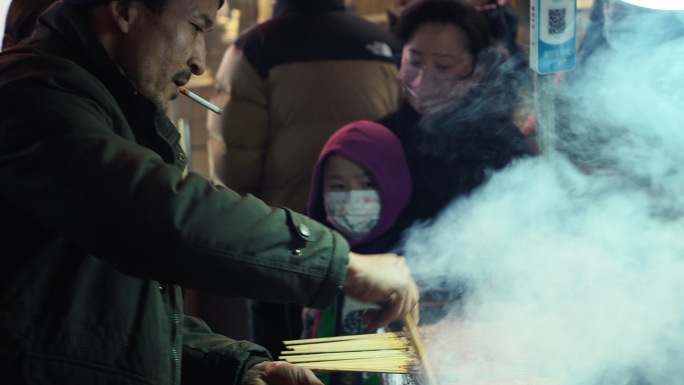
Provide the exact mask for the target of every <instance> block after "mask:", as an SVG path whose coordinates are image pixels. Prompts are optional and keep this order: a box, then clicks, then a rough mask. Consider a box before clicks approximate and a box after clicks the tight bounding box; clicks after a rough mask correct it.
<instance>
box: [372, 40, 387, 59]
mask: <svg viewBox="0 0 684 385" xmlns="http://www.w3.org/2000/svg"><path fill="white" fill-rule="evenodd" d="M366 49H367V50H369V51H370V52H371V53H372V54H373V55H376V56H383V57H392V49H391V48H390V46H389V45H388V44H387V43H384V42H381V41H374V42H373V44H368V45H367V46H366Z"/></svg>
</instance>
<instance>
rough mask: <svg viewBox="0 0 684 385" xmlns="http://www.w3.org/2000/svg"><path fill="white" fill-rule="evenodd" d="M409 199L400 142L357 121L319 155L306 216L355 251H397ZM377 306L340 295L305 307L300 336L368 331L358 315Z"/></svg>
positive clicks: (333, 380) (366, 380) (346, 378)
mask: <svg viewBox="0 0 684 385" xmlns="http://www.w3.org/2000/svg"><path fill="white" fill-rule="evenodd" d="M410 196H411V176H410V173H409V169H408V165H407V163H406V159H405V157H404V150H403V148H402V145H401V143H400V142H399V139H398V138H397V137H396V136H395V135H394V134H393V133H392V131H390V130H389V129H387V128H386V127H384V126H382V125H380V124H377V123H374V122H370V121H363V120H362V121H356V122H353V123H350V124H348V125H346V126H344V127H342V128H341V129H339V130H338V131H336V132H335V134H333V135H332V136H331V137H330V139H328V142H327V143H326V144H325V147H324V148H323V150H322V151H321V154H320V156H319V158H318V162H317V163H316V166H315V168H314V174H313V180H312V183H311V194H310V196H309V202H308V207H307V215H308V216H309V217H311V218H313V219H315V220H317V221H319V222H321V223H325V224H327V225H328V226H330V227H332V228H334V229H336V230H337V231H339V232H340V233H342V234H343V235H344V236H345V237H346V238H347V239H348V240H349V244H350V245H351V248H352V251H354V252H358V253H367V254H369V253H370V254H373V253H385V252H393V251H394V252H396V251H397V247H398V244H399V240H400V238H401V230H402V228H399V227H398V225H397V219H398V218H399V215H400V214H401V212H402V210H403V209H404V208H405V207H406V205H407V204H408V201H409V198H410ZM375 307H376V306H375V305H373V304H368V303H362V302H359V301H356V300H353V299H351V298H347V297H346V296H344V295H340V296H339V297H338V299H337V301H335V303H334V304H333V305H331V306H330V307H328V308H327V309H324V310H314V309H304V316H303V317H304V334H303V337H304V338H320V337H328V336H337V335H352V334H365V333H370V332H372V331H369V330H368V329H366V328H365V326H364V322H363V319H362V313H363V312H364V311H365V310H367V309H370V308H375ZM324 380H326V379H325V378H324ZM378 380H379V377H378V376H377V375H376V376H372V375H368V374H365V373H364V374H361V373H342V372H340V373H333V374H331V375H330V378H329V379H327V381H326V382H327V383H328V384H329V385H343V384H344V385H360V384H371V383H375V381H378Z"/></svg>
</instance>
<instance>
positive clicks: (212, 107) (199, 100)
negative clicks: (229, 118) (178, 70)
mask: <svg viewBox="0 0 684 385" xmlns="http://www.w3.org/2000/svg"><path fill="white" fill-rule="evenodd" d="M178 91H180V93H181V94H183V95H185V96H187V97H189V98H190V99H192V100H194V101H196V102H197V103H199V104H201V105H203V106H204V107H207V108H208V109H210V110H212V111H214V112H215V113H217V114H219V115H222V114H223V110H222V109H220V108H218V107H216V106H215V105H214V104H212V103H210V102H209V101H207V100H204V99H202V98H201V97H199V96H197V94H195V93H193V92H190V91H189V90H188V89H187V88H185V87H178Z"/></svg>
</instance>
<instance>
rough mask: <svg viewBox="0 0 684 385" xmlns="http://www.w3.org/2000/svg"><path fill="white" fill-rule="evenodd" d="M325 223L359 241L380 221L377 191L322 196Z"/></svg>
mask: <svg viewBox="0 0 684 385" xmlns="http://www.w3.org/2000/svg"><path fill="white" fill-rule="evenodd" d="M323 201H324V204H325V211H326V213H327V218H326V219H327V221H328V222H329V223H330V224H331V225H333V226H334V227H335V228H336V229H337V230H339V231H340V232H341V233H342V234H344V235H345V236H347V237H349V238H352V239H361V238H363V237H365V236H366V235H368V233H370V232H371V231H372V230H373V229H374V228H375V226H377V224H378V220H379V219H380V194H378V191H377V190H349V191H332V192H327V193H325V194H324V196H323Z"/></svg>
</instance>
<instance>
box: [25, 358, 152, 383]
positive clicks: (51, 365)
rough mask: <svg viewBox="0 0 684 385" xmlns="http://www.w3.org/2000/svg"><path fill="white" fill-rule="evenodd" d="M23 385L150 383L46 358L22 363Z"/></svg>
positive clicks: (76, 362)
mask: <svg viewBox="0 0 684 385" xmlns="http://www.w3.org/2000/svg"><path fill="white" fill-rule="evenodd" d="M22 371H23V376H24V380H25V382H26V385H63V384H69V385H105V384H106V385H150V384H154V382H152V381H150V380H148V379H145V378H143V377H141V376H138V375H136V374H132V373H129V372H126V371H122V370H119V369H116V368H111V367H107V366H102V365H98V364H93V363H90V362H85V361H80V360H74V359H70V358H65V357H55V356H46V355H26V356H24V358H23V360H22Z"/></svg>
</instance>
